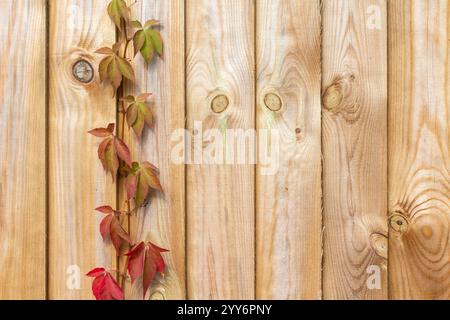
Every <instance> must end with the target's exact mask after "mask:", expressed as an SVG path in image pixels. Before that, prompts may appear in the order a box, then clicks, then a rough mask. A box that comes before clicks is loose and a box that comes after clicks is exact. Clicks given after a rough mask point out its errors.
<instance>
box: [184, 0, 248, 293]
mask: <svg viewBox="0 0 450 320" xmlns="http://www.w3.org/2000/svg"><path fill="white" fill-rule="evenodd" d="M254 9H255V8H254V4H253V1H240V0H213V1H210V0H189V1H187V2H186V16H187V18H186V30H188V31H187V32H186V36H187V43H186V46H187V62H186V68H187V71H186V72H187V83H186V86H187V89H186V92H187V128H188V129H189V133H190V134H193V133H196V138H195V140H199V137H200V138H201V137H202V136H203V143H201V144H200V146H199V147H198V148H195V151H196V152H197V151H200V152H201V151H205V150H206V151H207V152H211V153H213V152H212V151H211V150H210V148H214V147H213V143H214V142H215V141H219V139H222V138H224V136H226V139H228V141H231V139H233V132H231V131H228V132H227V131H226V129H241V130H244V131H245V130H247V129H253V130H251V131H254V126H255V103H254V99H255V84H254V82H255V78H254V76H255V72H254V63H255V61H254V59H255V56H254V44H255V42H254V26H255V19H254ZM216 98H217V99H216ZM226 100H228V103H229V106H228V108H226V110H225V111H223V112H222V113H220V114H217V113H214V112H213V111H212V105H214V107H220V106H221V105H222V106H223V105H226V102H225V101H226ZM215 109H216V108H215ZM219 109H220V108H219ZM216 110H218V109H216ZM196 123H197V124H201V125H202V130H200V129H199V128H198V126H196ZM208 129H217V130H218V131H210V132H208V131H207V130H208ZM247 141H250V144H252V143H254V139H252V138H251V133H250V136H249V138H248V139H247ZM240 146H242V145H240ZM224 149H225V148H224ZM217 150H220V148H219V147H218V148H217ZM216 152H219V151H216ZM236 152H237V151H236ZM197 160H199V159H197ZM219 160H220V159H219ZM198 162H199V161H196V163H198ZM243 162H244V163H245V164H233V165H224V164H214V165H213V164H192V165H188V166H187V185H186V191H187V195H186V200H187V203H186V207H187V277H188V278H187V279H188V284H187V285H188V298H190V299H252V298H254V292H255V290H254V278H255V273H254V268H255V263H254V254H255V253H254V247H255V246H254V236H255V234H254V165H252V164H248V161H243Z"/></svg>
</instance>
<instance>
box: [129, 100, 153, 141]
mask: <svg viewBox="0 0 450 320" xmlns="http://www.w3.org/2000/svg"><path fill="white" fill-rule="evenodd" d="M149 96H151V94H150V93H143V94H140V95H139V96H138V97H133V100H134V101H133V102H131V103H130V105H129V106H128V109H127V111H126V116H127V123H128V126H130V127H132V128H133V131H134V132H135V133H136V135H137V136H138V137H140V136H141V135H142V130H143V129H144V126H145V124H147V126H148V127H152V126H153V113H152V111H151V109H150V106H149V105H148V104H147V103H146V102H145V100H146V99H147V98H148V97H149ZM128 101H131V98H129V99H128Z"/></svg>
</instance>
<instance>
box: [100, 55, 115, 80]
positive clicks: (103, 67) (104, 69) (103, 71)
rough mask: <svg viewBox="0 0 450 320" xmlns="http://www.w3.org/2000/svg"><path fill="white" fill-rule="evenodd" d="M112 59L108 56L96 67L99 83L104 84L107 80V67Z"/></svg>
mask: <svg viewBox="0 0 450 320" xmlns="http://www.w3.org/2000/svg"><path fill="white" fill-rule="evenodd" d="M112 59H113V57H112V56H108V57H106V58H104V59H103V60H102V61H101V62H100V64H99V65H98V73H99V75H100V81H101V82H104V81H105V80H106V79H108V67H109V64H110V63H111V60H112Z"/></svg>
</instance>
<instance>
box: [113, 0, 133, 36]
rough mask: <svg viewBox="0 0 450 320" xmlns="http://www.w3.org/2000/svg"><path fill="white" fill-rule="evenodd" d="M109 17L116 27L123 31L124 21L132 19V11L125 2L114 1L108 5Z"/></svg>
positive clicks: (120, 0) (123, 0)
mask: <svg viewBox="0 0 450 320" xmlns="http://www.w3.org/2000/svg"><path fill="white" fill-rule="evenodd" d="M108 15H109V16H110V17H111V19H112V21H113V22H114V24H115V25H116V27H117V28H118V29H119V30H120V31H122V19H124V20H125V21H128V20H129V18H130V10H129V8H128V7H127V4H126V2H125V0H112V1H111V3H110V4H109V5H108Z"/></svg>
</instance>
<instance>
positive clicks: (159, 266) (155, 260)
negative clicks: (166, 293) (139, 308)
mask: <svg viewBox="0 0 450 320" xmlns="http://www.w3.org/2000/svg"><path fill="white" fill-rule="evenodd" d="M162 252H167V250H166V249H162V248H160V247H158V246H156V245H154V244H153V243H151V242H148V243H147V244H145V243H144V242H141V243H139V244H138V245H136V246H135V247H134V248H133V249H132V250H131V251H130V252H128V253H127V254H126V255H127V256H128V257H129V261H128V273H129V274H130V277H131V281H132V282H134V281H135V280H136V279H137V278H139V277H140V276H141V275H142V276H143V277H142V282H143V288H144V292H143V294H144V297H145V294H146V293H147V290H148V288H149V287H150V286H151V284H152V282H153V280H154V278H155V275H156V273H157V272H158V273H161V274H163V272H164V269H165V263H164V259H163V257H162V256H161V253H162Z"/></svg>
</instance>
